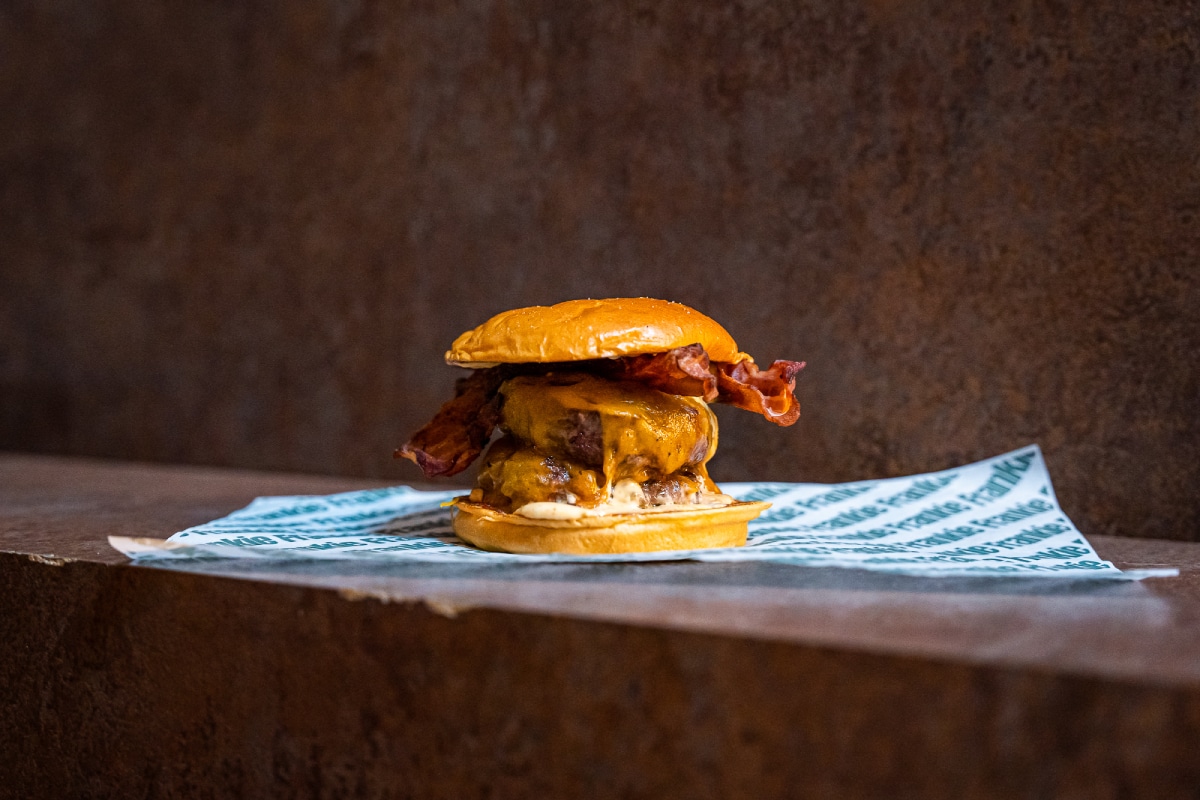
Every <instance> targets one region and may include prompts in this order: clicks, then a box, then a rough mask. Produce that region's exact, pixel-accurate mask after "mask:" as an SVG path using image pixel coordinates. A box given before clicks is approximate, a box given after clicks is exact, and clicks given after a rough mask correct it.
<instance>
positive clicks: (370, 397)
mask: <svg viewBox="0 0 1200 800" xmlns="http://www.w3.org/2000/svg"><path fill="white" fill-rule="evenodd" d="M640 294H645V295H651V296H659V297H665V298H669V299H675V300H679V301H682V302H685V303H689V304H692V305H695V306H696V307H698V308H699V309H701V310H703V311H705V312H708V313H710V314H711V315H713V316H715V317H716V318H718V319H719V320H720V321H721V322H723V323H724V324H725V325H726V327H727V328H729V330H730V331H731V332H732V333H733V334H734V336H735V337H736V338H737V339H738V341H739V344H740V345H741V347H742V348H743V349H744V350H746V351H747V352H750V353H751V354H753V355H754V356H756V357H757V358H758V360H759V361H770V360H772V359H774V358H792V359H803V360H807V361H808V362H809V365H810V366H809V368H808V369H807V370H806V372H805V373H804V375H803V377H802V379H801V382H800V385H799V389H798V393H799V395H800V398H801V401H802V403H803V406H804V416H803V418H802V419H801V421H800V423H798V424H797V425H796V426H795V427H793V428H790V429H783V430H781V429H776V428H775V427H774V426H771V425H770V424H768V423H766V422H764V421H762V420H761V419H756V418H753V417H752V416H751V415H749V414H745V413H743V412H738V411H736V410H722V411H721V422H722V426H723V427H722V447H721V451H720V453H719V454H718V456H717V459H716V461H715V462H714V464H713V470H712V472H713V475H714V476H715V477H717V478H718V479H719V480H720V479H725V480H734V479H753V478H761V479H778V480H814V481H840V480H849V479H858V478H867V477H881V476H887V475H899V474H904V473H911V472H920V471H927V470H934V469H941V468H945V467H949V466H953V465H956V464H959V463H962V462H965V461H968V460H972V459H977V458H981V457H985V456H990V455H995V454H997V453H1000V452H1003V451H1006V450H1009V449H1012V448H1016V447H1019V446H1021V445H1024V444H1027V443H1029V442H1038V443H1040V444H1041V445H1042V447H1043V449H1044V450H1045V452H1046V455H1047V457H1048V460H1049V463H1050V467H1051V472H1052V474H1053V476H1054V478H1055V484H1056V486H1057V488H1058V490H1059V494H1060V498H1061V500H1062V502H1063V504H1064V506H1065V507H1066V509H1067V511H1068V512H1069V513H1070V514H1071V516H1072V517H1073V518H1074V519H1075V521H1076V522H1077V523H1078V524H1079V525H1080V527H1081V529H1082V530H1083V531H1084V532H1085V533H1089V534H1097V533H1109V534H1118V535H1126V536H1156V537H1171V538H1178V539H1200V501H1198V500H1197V494H1198V493H1197V483H1198V481H1200V423H1198V421H1197V419H1198V416H1200V381H1198V379H1197V373H1196V368H1195V367H1196V357H1195V354H1196V352H1197V348H1198V347H1200V312H1198V310H1197V309H1198V306H1200V8H1198V6H1197V4H1196V3H1194V2H1175V3H1170V2H1166V3H1154V4H1151V3H1136V2H1135V3H1123V2H1116V0H1100V1H1099V2H1088V3H1083V2H1077V3H1028V4H1024V3H1013V2H1008V1H1007V0H1006V1H1005V2H1000V1H999V0H996V1H995V2H991V3H989V2H981V1H980V0H970V2H945V3H938V2H921V1H919V0H918V2H910V3H893V2H874V3H871V2H863V3H845V2H821V1H820V0H809V1H808V2H801V3H787V4H774V5H770V4H757V3H722V4H702V3H695V2H690V0H678V2H646V3H632V2H627V3H616V2H613V3H584V2H552V1H551V0H546V2H541V3H539V2H477V3H417V2H412V3H407V4H384V3H381V2H374V1H373V0H361V2H350V1H349V0H347V1H346V2H333V1H332V0H329V1H327V2H283V1H282V0H278V1H277V2H271V1H270V0H259V1H258V2H247V3H211V2H203V3H201V2H177V3H153V2H148V0H109V2H96V3H78V4H75V3H61V4H35V3H31V2H19V1H18V2H8V3H4V4H3V5H2V6H0V448H6V449H12V450H32V451H41V452H53V453H71V454H80V455H94V456H104V457H117V458H132V459H147V460H155V461H179V462H189V463H202V464H219V465H233V466H242V467H258V468H268V469H286V470H305V471H317V472H329V473H341V474H347V475H369V476H384V477H387V478H389V479H395V480H398V481H399V480H414V479H416V478H417V477H418V476H419V473H418V472H417V471H416V469H415V468H413V467H411V466H410V465H408V464H399V463H395V462H393V461H392V459H391V458H390V454H391V451H392V448H393V447H394V446H396V445H397V444H399V443H400V442H401V441H403V439H404V438H405V437H406V435H407V434H408V433H410V432H411V431H412V430H413V429H414V428H416V427H418V426H419V425H420V424H422V423H423V422H424V421H425V420H426V419H427V418H428V417H429V416H430V415H431V414H432V413H433V412H434V411H435V409H436V408H437V407H438V405H439V404H440V402H441V401H442V400H443V399H445V397H446V396H447V393H448V392H449V391H450V388H451V385H452V382H453V379H454V377H455V370H453V369H451V368H449V367H445V366H443V365H442V364H441V360H440V359H441V354H442V352H443V351H444V350H445V348H446V347H447V346H448V344H449V343H450V341H451V340H452V339H453V337H454V336H455V335H456V334H458V333H459V332H460V331H462V330H463V329H465V328H468V327H472V326H474V325H476V324H478V323H479V322H481V321H483V320H484V319H485V318H487V317H488V316H490V315H491V314H493V313H495V312H497V311H500V310H503V309H506V308H509V307H513V306H519V305H529V304H534V303H549V302H554V301H558V300H563V299H567V298H572V297H582V296H621V295H640Z"/></svg>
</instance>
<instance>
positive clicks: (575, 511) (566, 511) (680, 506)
mask: <svg viewBox="0 0 1200 800" xmlns="http://www.w3.org/2000/svg"><path fill="white" fill-rule="evenodd" d="M614 494H615V492H614ZM699 498H700V499H699V500H697V502H695V503H665V504H663V505H661V506H646V507H644V508H643V507H642V506H640V505H638V504H637V503H629V502H619V501H617V500H613V501H610V502H608V503H601V504H600V505H598V506H596V507H595V508H581V507H580V506H573V505H569V504H567V503H526V504H525V505H523V506H521V507H520V508H518V509H517V510H516V511H514V512H513V513H514V514H520V515H521V516H522V517H526V518H527V519H579V518H581V517H606V516H609V515H611V514H661V513H663V512H666V511H688V510H694V509H698V508H722V507H724V506H727V505H730V504H731V503H733V502H734V500H733V498H732V497H730V496H729V495H727V494H702V495H699Z"/></svg>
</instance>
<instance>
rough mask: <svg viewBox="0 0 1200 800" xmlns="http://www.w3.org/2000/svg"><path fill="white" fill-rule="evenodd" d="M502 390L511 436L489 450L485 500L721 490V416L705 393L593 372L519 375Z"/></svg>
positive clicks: (691, 496) (593, 500)
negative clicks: (716, 462)
mask: <svg viewBox="0 0 1200 800" xmlns="http://www.w3.org/2000/svg"><path fill="white" fill-rule="evenodd" d="M500 394H501V395H502V398H503V401H502V406H501V422H500V427H501V428H502V429H503V430H504V431H506V433H507V435H506V436H505V437H504V438H502V439H500V440H499V441H497V442H496V443H494V444H493V445H492V447H491V448H490V449H489V450H488V452H487V454H486V455H485V457H484V463H483V468H482V470H481V472H480V476H479V482H478V485H479V493H480V495H481V497H483V498H484V499H485V501H486V502H491V503H494V504H497V505H503V506H509V507H513V508H517V507H521V506H524V505H526V504H529V503H540V502H557V503H566V504H569V505H578V506H581V507H586V508H595V507H597V506H600V505H603V504H607V503H609V502H611V501H612V500H613V497H614V494H613V491H614V487H617V486H618V485H621V486H629V485H630V484H631V483H632V484H633V485H634V486H635V487H640V488H642V489H643V490H644V493H645V499H644V500H642V501H639V502H642V504H643V505H661V504H664V503H672V504H674V503H676V502H680V499H681V498H682V497H686V498H687V500H686V502H695V501H700V500H701V496H702V495H703V496H708V495H712V494H716V493H717V492H718V489H717V488H716V485H715V484H713V482H712V480H711V479H710V478H709V477H708V473H707V470H706V467H705V464H706V463H707V462H708V460H709V459H710V458H712V455H713V453H714V452H715V451H716V447H717V420H716V416H715V415H714V414H713V413H712V411H711V410H710V409H709V408H708V405H707V404H706V403H705V402H704V401H703V400H701V399H700V398H697V397H685V396H680V395H672V394H666V393H664V392H660V391H657V390H655V389H650V388H648V387H646V386H644V385H642V384H640V383H634V382H619V381H611V380H607V379H604V378H600V377H597V376H594V375H589V374H585V373H565V374H549V375H541V376H522V377H516V378H512V379H510V380H509V381H507V382H506V383H505V384H504V385H503V386H502V387H501V388H500ZM656 496H657V497H658V498H659V500H657V501H656V500H655V497H656Z"/></svg>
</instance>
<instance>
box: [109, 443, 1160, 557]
mask: <svg viewBox="0 0 1200 800" xmlns="http://www.w3.org/2000/svg"><path fill="white" fill-rule="evenodd" d="M722 490H723V491H725V492H726V493H727V494H730V495H732V496H733V497H735V498H737V499H739V500H766V501H769V502H770V503H771V504H772V505H771V507H770V508H769V509H768V510H767V511H766V512H765V513H763V514H762V516H760V517H759V518H758V519H756V520H754V521H752V522H751V523H750V532H749V537H748V539H747V542H746V545H745V546H744V547H732V548H721V549H710V550H680V551H671V552H656V553H628V554H620V555H588V556H571V555H513V554H509V553H490V552H486V551H483V550H478V549H476V548H474V547H471V546H470V545H467V544H465V543H464V542H463V541H462V540H460V539H459V538H457V537H456V536H455V535H454V532H453V530H452V528H451V525H450V519H451V514H452V510H451V508H450V507H447V506H446V503H447V501H449V500H451V499H452V498H454V497H455V496H457V495H459V494H461V490H456V491H444V492H428V491H418V490H416V489H412V488H409V487H407V486H396V487H391V488H385V489H371V490H366V491H357V492H346V493H343V494H333V495H325V496H298V497H260V498H258V499H257V500H255V501H254V502H253V503H251V504H250V505H249V506H247V507H245V508H243V509H241V510H239V511H235V512H233V513H232V514H230V515H229V516H227V517H222V518H221V519H218V520H214V521H212V522H209V523H206V524H204V525H197V526H196V527H193V528H188V529H187V530H184V531H180V532H178V533H176V534H174V535H173V536H171V537H170V538H169V539H166V540H159V539H133V538H125V537H111V538H110V542H111V544H112V545H113V546H114V547H116V548H117V549H118V550H120V551H121V552H123V553H125V554H126V555H128V556H129V557H130V558H133V559H134V560H135V561H136V562H138V563H153V562H163V561H175V562H177V561H179V560H180V559H193V560H195V559H205V560H208V559H214V558H221V559H369V560H372V561H393V562H413V561H422V562H431V561H432V562H458V563H496V564H499V563H510V564H515V563H520V564H528V563H536V562H553V563H563V562H593V563H594V562H638V561H675V560H692V561H725V562H728V561H767V562H775V563H785V564H796V565H802V566H809V567H850V568H856V569H864V570H878V571H886V572H897V573H906V574H910V575H913V574H915V575H925V576H936V575H1004V576H1038V575H1040V576H1059V577H1065V576H1077V577H1088V578H1143V577H1149V576H1152V575H1153V576H1157V575H1164V574H1174V571H1171V570H1167V571H1164V570H1140V571H1125V572H1122V571H1121V570H1119V569H1117V568H1116V567H1115V566H1113V565H1112V563H1110V562H1108V561H1104V560H1102V559H1101V558H1100V557H1099V556H1098V555H1097V554H1096V551H1095V550H1094V549H1093V548H1092V546H1091V545H1090V544H1089V543H1088V541H1087V540H1086V539H1085V538H1084V537H1083V534H1081V533H1080V532H1079V530H1078V529H1077V528H1076V527H1075V525H1074V524H1072V522H1071V520H1070V519H1068V518H1067V515H1066V514H1064V513H1063V510H1062V508H1060V507H1059V504H1058V500H1057V498H1056V497H1055V495H1054V489H1053V487H1052V486H1051V483H1050V474H1049V472H1048V471H1047V469H1046V463H1045V461H1044V459H1043V458H1042V452H1041V450H1040V449H1039V448H1038V447H1037V445H1030V446H1028V447H1025V448H1022V449H1020V450H1016V451H1014V452H1011V453H1006V454H1004V455H1001V456H997V457H995V458H990V459H987V460H986V461H980V462H978V463H975V464H970V465H968V466H965V467H959V468H956V469H948V470H945V471H943V472H931V473H928V474H924V475H915V476H911V477H905V478H889V479H885V480H867V481H854V482H851V483H838V484H818V483H775V482H765V483H725V484H722ZM162 565H163V566H167V564H162ZM177 566H182V565H177Z"/></svg>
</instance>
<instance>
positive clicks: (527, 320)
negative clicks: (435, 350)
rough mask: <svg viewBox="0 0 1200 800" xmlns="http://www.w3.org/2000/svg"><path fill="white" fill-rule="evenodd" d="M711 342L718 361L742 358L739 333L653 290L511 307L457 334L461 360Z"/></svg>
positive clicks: (579, 356)
mask: <svg viewBox="0 0 1200 800" xmlns="http://www.w3.org/2000/svg"><path fill="white" fill-rule="evenodd" d="M696 343H699V344H701V345H703V347H704V349H705V351H707V353H708V355H709V357H710V358H711V359H712V360H713V361H740V360H741V358H742V357H744V356H743V354H741V353H739V352H738V348H737V344H736V343H735V342H734V341H733V337H731V336H730V335H729V333H728V332H727V331H726V330H725V329H724V328H722V327H721V325H720V324H719V323H717V322H716V321H715V320H713V319H710V318H709V317H706V316H704V315H703V314H701V313H700V312H699V311H696V310H695V309H692V308H688V307H687V306H685V305H682V304H680V303H672V302H670V301H667V300H653V299H651V298H648V297H633V298H612V299H609V300H568V301H567V302H565V303H559V304H557V305H553V306H530V307H529V308H517V309H513V310H512V311H505V312H504V313H502V314H497V315H496V316H494V317H492V318H491V319H489V320H488V321H487V322H485V323H483V324H482V325H480V326H479V327H478V328H475V329H474V330H469V331H467V332H466V333H464V334H463V335H462V336H459V337H458V338H457V339H455V340H454V344H452V345H450V349H449V350H448V351H446V363H448V364H454V365H457V366H460V367H472V368H477V367H491V366H494V365H496V364H528V363H547V362H552V361H587V360H590V359H594V358H616V357H619V356H638V355H645V354H648V353H662V352H665V351H667V350H673V349H674V348H676V347H684V346H686V345H689V344H696Z"/></svg>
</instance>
